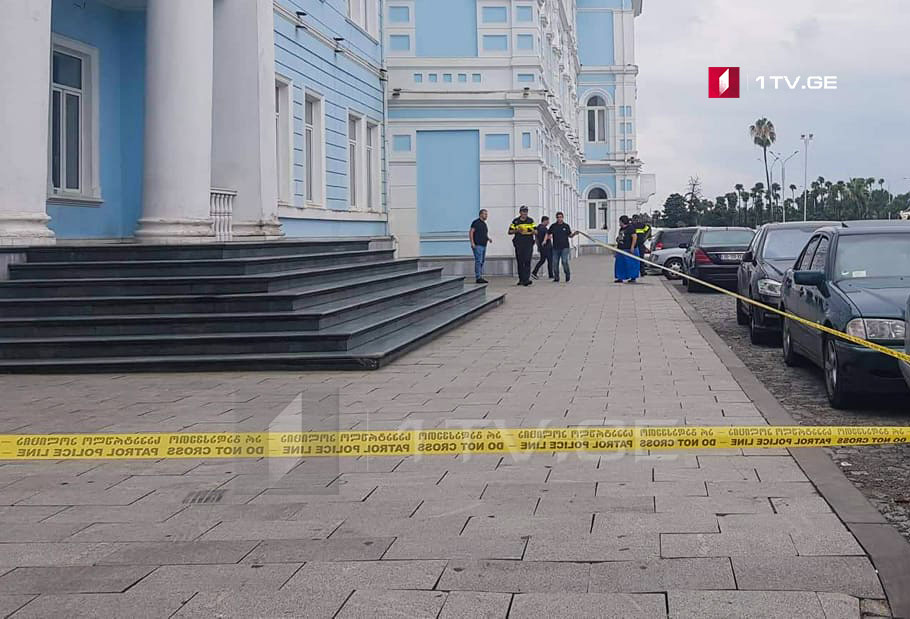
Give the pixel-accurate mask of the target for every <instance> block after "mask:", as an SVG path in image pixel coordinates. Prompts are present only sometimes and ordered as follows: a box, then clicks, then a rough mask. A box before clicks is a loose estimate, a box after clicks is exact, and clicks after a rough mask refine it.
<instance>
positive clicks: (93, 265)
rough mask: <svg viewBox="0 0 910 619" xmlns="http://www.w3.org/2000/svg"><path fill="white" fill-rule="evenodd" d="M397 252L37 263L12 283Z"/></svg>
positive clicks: (300, 264) (18, 269) (261, 269)
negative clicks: (16, 281)
mask: <svg viewBox="0 0 910 619" xmlns="http://www.w3.org/2000/svg"><path fill="white" fill-rule="evenodd" d="M394 254H395V252H394V250H391V249H382V250H357V251H331V252H326V253H303V254H288V255H278V256H244V257H239V258H225V259H220V260H219V259H212V258H209V259H201V260H200V259H184V260H96V261H92V262H70V261H66V262H36V263H28V262H26V263H22V264H13V265H10V268H9V275H10V279H11V280H42V279H45V280H59V279H68V280H69V279H97V278H115V279H119V278H139V277H151V278H160V277H199V276H202V277H211V276H229V275H230V276H236V275H257V274H267V273H279V272H284V271H299V270H305V269H310V268H313V267H331V266H340V265H345V264H364V263H369V262H387V261H389V260H392V259H393V258H394Z"/></svg>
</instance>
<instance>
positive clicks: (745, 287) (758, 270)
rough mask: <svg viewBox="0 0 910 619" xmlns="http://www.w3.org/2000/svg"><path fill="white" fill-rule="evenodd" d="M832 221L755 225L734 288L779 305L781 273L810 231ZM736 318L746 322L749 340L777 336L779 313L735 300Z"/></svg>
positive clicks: (756, 298)
mask: <svg viewBox="0 0 910 619" xmlns="http://www.w3.org/2000/svg"><path fill="white" fill-rule="evenodd" d="M833 225H836V224H835V222H829V221H817V222H814V221H813V222H803V221H800V222H793V223H773V224H766V225H764V226H762V227H761V228H759V230H758V232H757V233H756V234H755V239H754V240H753V241H752V245H751V246H750V247H749V251H747V252H746V253H745V255H744V256H743V261H742V263H741V264H740V265H739V270H738V272H737V282H736V290H737V292H739V294H741V295H742V296H744V297H748V298H750V299H753V300H755V301H760V302H761V303H764V304H765V305H770V306H772V307H779V306H780V284H781V282H782V281H783V279H784V273H786V272H787V269H789V268H790V267H792V266H793V263H794V262H795V261H796V257H797V256H798V255H799V252H800V251H802V249H803V247H805V246H806V242H807V241H808V240H809V237H811V236H812V233H813V232H815V231H816V230H818V229H819V228H821V227H824V226H833ZM736 322H737V323H739V324H741V325H749V337H750V339H751V340H752V343H753V344H763V343H766V342H770V341H772V340H777V338H778V337H779V336H780V327H781V319H780V316H779V315H777V314H774V313H772V312H768V311H765V310H763V309H761V308H759V307H755V306H754V305H749V304H748V303H743V302H742V301H740V300H738V299H737V301H736Z"/></svg>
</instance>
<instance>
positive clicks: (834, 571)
mask: <svg viewBox="0 0 910 619" xmlns="http://www.w3.org/2000/svg"><path fill="white" fill-rule="evenodd" d="M733 572H734V573H735V574H736V582H737V585H738V587H739V588H740V589H743V590H761V591H765V590H767V591H821V592H826V593H845V594H848V595H853V596H856V597H861V598H883V597H884V592H883V591H882V587H881V583H880V582H879V580H878V574H877V573H876V572H875V569H874V568H873V567H872V564H871V563H870V562H869V559H867V558H866V557H773V558H770V557H760V556H752V557H746V556H742V557H733Z"/></svg>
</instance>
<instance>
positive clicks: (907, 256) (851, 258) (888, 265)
mask: <svg viewBox="0 0 910 619" xmlns="http://www.w3.org/2000/svg"><path fill="white" fill-rule="evenodd" d="M908 275H910V234H887V233H883V234H858V235H855V236H854V235H844V236H841V237H840V240H839V241H838V242H837V257H836V258H835V261H834V277H835V279H857V278H862V277H907V276H908Z"/></svg>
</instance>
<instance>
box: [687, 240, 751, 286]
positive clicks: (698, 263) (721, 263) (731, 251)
mask: <svg viewBox="0 0 910 619" xmlns="http://www.w3.org/2000/svg"><path fill="white" fill-rule="evenodd" d="M754 236H755V232H754V231H753V230H750V229H749V228H699V229H698V230H697V231H696V232H695V236H693V237H692V241H691V242H690V243H682V244H681V245H680V247H682V248H683V249H685V250H686V253H685V254H683V271H685V272H686V273H687V274H688V275H691V276H692V277H696V278H698V279H701V280H704V281H706V282H708V283H710V284H714V285H715V286H723V287H726V288H735V287H736V271H737V269H738V268H739V263H740V262H741V261H742V258H743V254H744V253H746V250H748V249H749V244H750V243H752V238H753V237H754ZM683 285H684V286H686V287H687V288H688V289H689V292H697V291H700V290H701V289H703V288H704V286H702V285H701V284H697V283H695V282H692V281H689V280H687V279H685V278H683Z"/></svg>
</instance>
